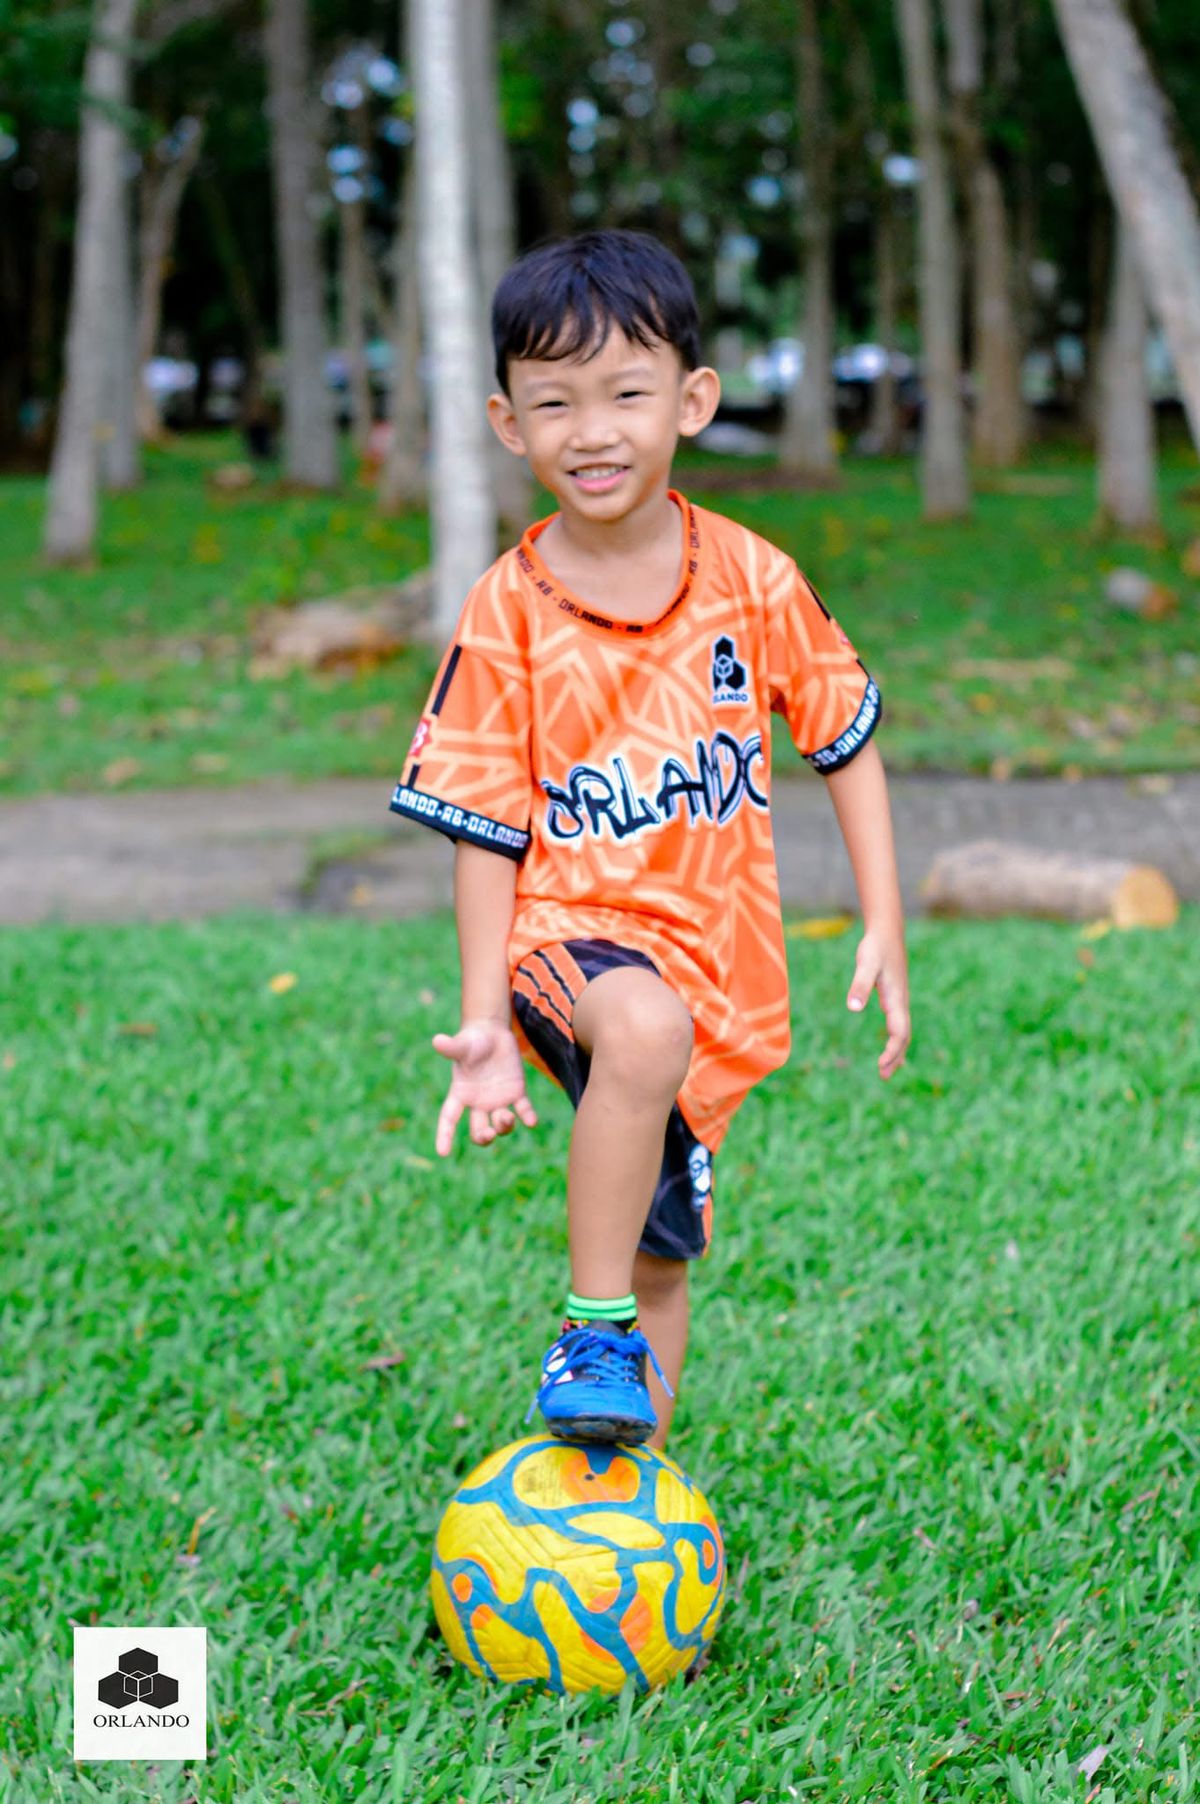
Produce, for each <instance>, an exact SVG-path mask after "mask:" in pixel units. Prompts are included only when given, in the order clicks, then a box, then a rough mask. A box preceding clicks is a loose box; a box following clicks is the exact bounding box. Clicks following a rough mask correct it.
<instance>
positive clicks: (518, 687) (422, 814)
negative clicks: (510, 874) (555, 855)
mask: <svg viewBox="0 0 1200 1804" xmlns="http://www.w3.org/2000/svg"><path fill="white" fill-rule="evenodd" d="M529 729H530V676H529V658H528V650H527V639H526V635H525V617H524V610H523V606H522V603H521V598H520V596H519V595H517V594H515V593H514V592H513V590H512V589H511V587H509V586H508V585H507V584H505V583H503V582H502V581H500V580H498V579H497V578H496V576H495V574H494V573H493V572H489V573H488V575H487V576H486V577H484V578H482V579H481V581H480V582H478V583H477V584H476V585H475V587H474V588H473V589H472V590H471V591H470V593H469V594H468V596H467V599H466V601H465V602H464V604H463V610H462V613H461V614H460V615H459V619H458V625H457V626H456V628H455V632H454V638H453V640H452V642H451V643H450V645H449V646H448V647H447V649H446V651H445V653H444V655H443V657H442V661H441V664H440V665H439V667H438V672H437V675H436V677H435V678H434V680H433V687H432V688H431V690H430V692H429V699H428V701H427V702H426V704H425V710H424V713H423V714H422V715H421V718H420V721H419V722H418V724H417V729H416V732H415V733H414V734H413V737H412V743H411V745H410V746H409V748H408V756H407V759H406V760H405V764H404V769H403V774H402V776H401V779H400V781H399V783H398V784H397V785H396V788H395V791H394V793H393V795H392V799H391V803H390V807H391V809H392V811H393V812H394V813H396V814H401V815H404V816H406V817H407V818H408V819H409V820H415V821H422V822H423V823H424V824H425V825H426V826H428V827H434V828H436V829H437V831H438V832H439V833H444V834H446V835H447V837H448V838H450V839H454V840H458V839H465V840H469V841H470V842H471V844H472V845H478V846H486V847H487V849H488V850H489V851H491V852H502V853H503V854H504V855H505V856H506V857H508V858H512V859H514V860H516V861H518V862H519V861H520V860H521V859H522V858H523V857H524V856H525V852H526V850H527V848H528V846H529V838H530V834H529V819H530V806H531V802H532V790H533V783H532V776H531V773H530V759H529Z"/></svg>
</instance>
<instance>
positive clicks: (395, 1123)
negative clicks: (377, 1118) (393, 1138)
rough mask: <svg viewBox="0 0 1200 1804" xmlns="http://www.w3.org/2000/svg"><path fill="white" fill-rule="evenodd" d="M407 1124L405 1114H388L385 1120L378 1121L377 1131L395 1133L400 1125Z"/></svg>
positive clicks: (405, 1125)
mask: <svg viewBox="0 0 1200 1804" xmlns="http://www.w3.org/2000/svg"><path fill="white" fill-rule="evenodd" d="M407 1126H408V1116H407V1115H389V1116H388V1118H387V1120H386V1121H381V1122H380V1124H379V1131H380V1133H381V1134H395V1133H398V1132H399V1130H400V1129H401V1128H402V1127H407Z"/></svg>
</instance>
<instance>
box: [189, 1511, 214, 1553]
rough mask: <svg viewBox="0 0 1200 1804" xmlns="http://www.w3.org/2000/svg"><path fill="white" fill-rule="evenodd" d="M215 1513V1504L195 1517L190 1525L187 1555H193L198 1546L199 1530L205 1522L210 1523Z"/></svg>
mask: <svg viewBox="0 0 1200 1804" xmlns="http://www.w3.org/2000/svg"><path fill="white" fill-rule="evenodd" d="M216 1513H217V1506H216V1504H215V1503H213V1504H210V1505H209V1507H208V1508H207V1509H206V1510H202V1511H201V1513H200V1514H199V1515H198V1516H197V1517H196V1520H195V1521H194V1522H193V1523H192V1532H191V1534H190V1535H189V1536H188V1544H187V1551H188V1553H189V1554H194V1553H195V1551H196V1548H197V1547H198V1546H199V1544H200V1530H201V1529H202V1528H203V1527H204V1524H205V1523H206V1522H211V1520H212V1518H213V1517H214V1516H215V1515H216Z"/></svg>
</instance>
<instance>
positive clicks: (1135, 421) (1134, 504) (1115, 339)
mask: <svg viewBox="0 0 1200 1804" xmlns="http://www.w3.org/2000/svg"><path fill="white" fill-rule="evenodd" d="M1112 262H1113V267H1112V279H1111V283H1110V286H1109V303H1108V326H1107V329H1106V331H1105V335H1104V348H1103V351H1102V354H1101V379H1100V430H1099V443H1098V450H1099V461H1098V469H1097V477H1098V488H1099V498H1100V513H1101V517H1102V518H1103V519H1104V521H1105V522H1106V523H1108V524H1109V525H1112V526H1115V527H1118V528H1120V529H1121V530H1122V531H1124V532H1147V533H1148V532H1154V531H1156V530H1157V528H1158V523H1159V520H1158V496H1157V493H1156V489H1155V480H1154V478H1155V457H1154V439H1155V433H1154V407H1153V404H1152V402H1151V400H1150V387H1149V383H1148V380H1147V376H1146V334H1147V330H1148V328H1149V323H1150V322H1149V317H1148V315H1147V312H1146V301H1145V295H1144V293H1143V289H1142V277H1141V272H1140V270H1139V268H1138V262H1137V257H1136V255H1135V253H1134V248H1133V244H1132V242H1131V237H1130V233H1129V231H1128V228H1127V227H1125V226H1122V225H1118V227H1117V233H1116V240H1115V243H1114V245H1113V260H1112Z"/></svg>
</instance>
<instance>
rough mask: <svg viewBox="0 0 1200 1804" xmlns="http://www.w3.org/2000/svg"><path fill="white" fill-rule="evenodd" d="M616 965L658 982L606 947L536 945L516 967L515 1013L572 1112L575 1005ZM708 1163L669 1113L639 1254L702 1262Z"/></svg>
mask: <svg viewBox="0 0 1200 1804" xmlns="http://www.w3.org/2000/svg"><path fill="white" fill-rule="evenodd" d="M616 965H643V966H645V968H646V969H647V970H648V971H653V972H654V973H655V975H656V976H660V975H661V973H660V972H659V970H658V967H657V965H656V964H655V963H654V960H653V959H651V958H648V957H647V955H646V954H645V953H644V952H638V951H636V950H634V948H632V947H630V946H618V945H615V944H614V943H613V941H612V940H562V941H560V942H559V943H558V944H556V945H553V946H539V947H538V949H537V951H536V952H530V953H529V954H528V955H527V956H526V957H525V958H524V959H523V960H522V961H521V963H520V964H519V965H518V966H517V969H516V972H515V974H514V979H513V1013H514V1014H515V1016H516V1019H517V1025H518V1026H519V1028H520V1029H521V1032H522V1033H523V1034H524V1036H525V1038H526V1040H527V1041H528V1043H529V1046H530V1047H531V1048H532V1050H533V1051H534V1053H535V1054H536V1055H537V1058H538V1060H539V1061H540V1062H541V1064H542V1065H543V1066H544V1067H545V1069H546V1070H547V1071H548V1072H549V1073H550V1075H551V1076H552V1077H553V1078H554V1080H555V1082H556V1083H558V1084H561V1086H562V1088H563V1089H564V1090H565V1091H566V1093H567V1095H568V1096H569V1097H570V1098H571V1101H572V1102H573V1103H574V1105H575V1107H576V1108H578V1107H579V1099H580V1097H581V1096H582V1095H583V1091H584V1086H585V1085H586V1083H587V1080H588V1072H589V1070H590V1068H591V1058H590V1056H589V1055H588V1054H587V1053H586V1052H585V1051H584V1050H583V1048H582V1046H580V1045H579V1044H578V1042H577V1041H576V1039H575V1032H574V1028H573V1026H572V1019H573V1015H574V1009H575V1004H576V1002H577V1001H578V1000H579V997H580V996H581V994H582V993H583V991H584V989H585V988H586V986H587V985H588V984H589V983H590V982H591V980H592V978H593V977H598V976H599V975H600V973H601V971H611V970H612V969H613V967H614V966H616ZM712 1200H713V1161H712V1154H711V1153H710V1152H709V1150H708V1148H707V1147H706V1146H703V1145H701V1143H700V1141H699V1140H697V1138H696V1136H695V1134H693V1132H692V1130H691V1128H690V1127H689V1126H688V1125H687V1122H686V1121H685V1120H684V1119H683V1116H682V1115H681V1114H680V1111H679V1104H678V1103H674V1104H672V1107H671V1114H670V1118H669V1119H668V1121H667V1132H666V1139H665V1142H664V1145H663V1162H662V1170H661V1171H660V1173H659V1177H658V1183H657V1185H656V1186H655V1191H654V1200H653V1201H652V1203H651V1204H650V1213H649V1215H648V1216H647V1217H646V1226H645V1228H644V1229H643V1231H642V1238H641V1240H640V1241H639V1242H638V1249H639V1251H640V1252H644V1253H653V1254H656V1255H657V1256H658V1258H660V1259H702V1258H704V1256H705V1255H706V1254H707V1252H708V1250H709V1247H710V1245H711V1244H712Z"/></svg>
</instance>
